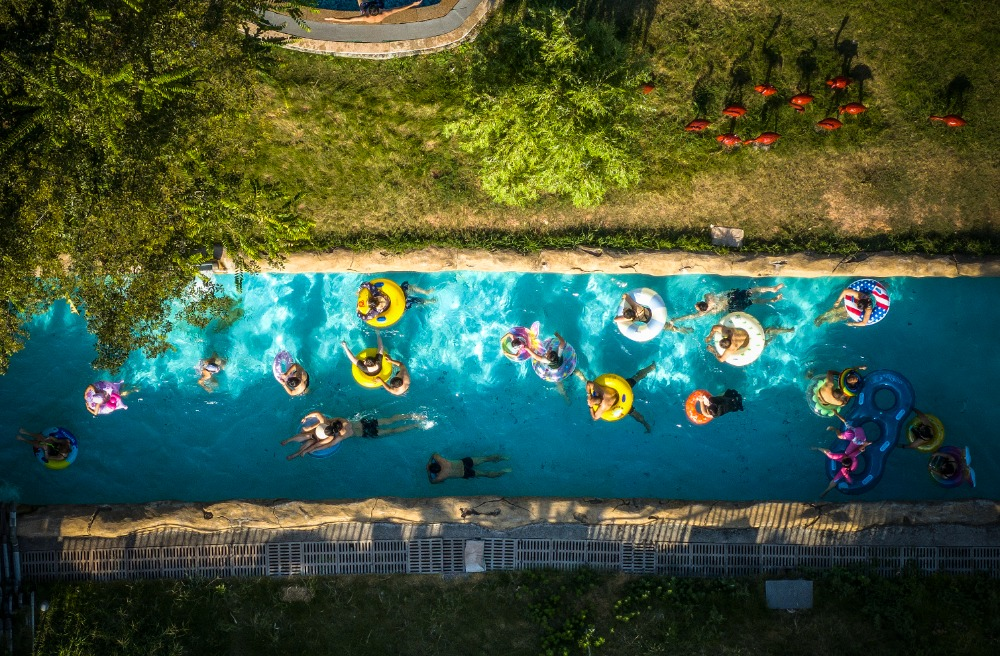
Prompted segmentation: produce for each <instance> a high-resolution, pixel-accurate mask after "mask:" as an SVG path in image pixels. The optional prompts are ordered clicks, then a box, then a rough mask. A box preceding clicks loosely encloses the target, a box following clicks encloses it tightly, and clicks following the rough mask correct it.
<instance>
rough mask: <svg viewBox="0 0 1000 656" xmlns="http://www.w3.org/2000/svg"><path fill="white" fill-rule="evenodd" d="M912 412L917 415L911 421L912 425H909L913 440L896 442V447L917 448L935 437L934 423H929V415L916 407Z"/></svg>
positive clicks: (927, 444) (926, 444)
mask: <svg viewBox="0 0 1000 656" xmlns="http://www.w3.org/2000/svg"><path fill="white" fill-rule="evenodd" d="M913 414H915V415H916V416H917V421H915V422H913V425H912V426H910V436H911V437H912V438H913V441H912V442H910V441H909V440H903V441H902V442H899V443H898V444H896V446H898V447H902V448H904V449H919V448H920V447H922V446H929V445H930V444H931V443H932V442H933V441H934V438H935V437H936V435H935V434H934V425H933V424H932V423H931V420H930V417H928V416H927V415H925V414H924V413H922V412H920V411H919V410H917V409H916V408H914V409H913Z"/></svg>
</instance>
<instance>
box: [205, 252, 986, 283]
mask: <svg viewBox="0 0 1000 656" xmlns="http://www.w3.org/2000/svg"><path fill="white" fill-rule="evenodd" d="M260 268H261V271H262V272H264V273H383V272H395V271H419V272H424V273H438V272H449V271H484V272H518V273H559V274H595V273H601V274H608V275H632V274H641V275H650V276H675V275H692V274H694V275H721V276H742V277H748V278H774V277H779V276H784V277H800V278H820V277H833V276H845V277H851V276H854V277H871V278H888V277H896V276H899V277H911V278H919V277H940V278H957V277H1000V258H974V257H956V256H952V255H943V256H926V255H901V254H895V253H872V254H863V253H859V254H856V255H853V256H842V255H818V254H810V253H792V254H784V255H759V254H746V253H728V254H715V253H692V252H686V251H643V252H632V253H618V252H611V251H608V250H604V249H600V248H584V247H579V248H577V249H574V250H545V251H540V252H538V253H530V254H523V253H516V252H514V251H507V250H499V251H487V250H481V249H458V248H442V247H430V248H424V249H420V250H416V251H410V252H407V253H398V254H396V253H388V252H385V251H365V252H355V251H350V250H346V249H338V250H332V251H329V252H323V253H320V252H303V253H292V254H289V255H288V256H287V257H286V259H285V261H284V263H283V266H277V267H275V266H270V265H268V264H267V263H261V264H260ZM214 270H215V272H216V273H232V272H234V270H235V269H234V267H233V263H232V260H230V259H229V258H228V257H227V256H225V255H224V256H223V257H222V259H221V260H219V261H218V263H217V266H216V267H215V269H214Z"/></svg>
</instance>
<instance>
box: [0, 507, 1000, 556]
mask: <svg viewBox="0 0 1000 656" xmlns="http://www.w3.org/2000/svg"><path fill="white" fill-rule="evenodd" d="M337 524H352V525H365V524H367V525H372V524H397V525H414V526H416V525H471V526H477V527H479V528H482V529H485V530H487V531H513V530H520V529H525V528H526V527H537V526H539V525H550V526H551V525H567V526H577V527H580V526H583V527H587V529H588V530H587V534H588V535H599V534H602V533H604V534H608V535H611V534H617V533H621V531H620V530H618V529H628V528H629V527H650V526H655V525H662V526H667V525H672V526H674V527H675V528H680V529H683V530H680V532H677V531H674V533H673V534H675V535H690V534H691V532H692V531H694V530H698V531H699V532H701V533H706V534H710V533H711V532H712V531H727V530H737V531H746V530H749V531H752V532H753V533H754V534H756V535H758V536H759V537H761V538H764V541H767V540H768V539H770V538H768V537H767V536H771V538H773V539H775V540H777V541H780V540H781V539H782V538H781V535H782V534H783V533H786V534H788V535H791V534H801V533H803V532H807V533H809V534H812V535H813V536H814V538H813V539H815V540H833V541H834V542H840V541H842V540H844V539H846V538H847V537H849V536H851V535H859V534H862V533H864V532H866V531H872V530H881V529H885V530H886V531H888V533H893V534H899V533H901V532H906V531H914V530H915V529H920V528H928V529H931V530H932V531H933V530H936V529H940V528H943V527H946V526H962V527H966V528H967V529H975V530H977V531H980V532H983V533H985V534H988V535H990V536H992V537H991V538H990V545H991V546H993V545H1000V502H995V501H989V500H963V501H935V502H896V501H892V502H889V501H884V502H856V503H800V502H685V501H675V500H666V499H573V498H557V497H512V498H505V497H425V498H416V499H403V498H395V497H381V498H374V499H364V500H357V501H349V500H334V501H296V500H269V501H268V500H261V501H249V500H234V501H223V502H216V503H182V502H172V501H158V502H151V503H146V504H120V505H50V506H28V505H25V506H22V507H21V508H20V509H19V511H18V536H19V537H21V538H22V539H26V540H31V539H53V538H56V539H59V540H65V539H71V538H121V537H125V536H132V535H135V534H138V533H143V532H155V531H160V530H164V529H172V530H180V531H187V532H194V533H220V532H226V531H232V530H235V529H239V530H263V531H308V530H313V529H317V528H322V527H327V526H331V525H337ZM626 532H627V530H626ZM939 537H940V536H939ZM883 539H884V538H883Z"/></svg>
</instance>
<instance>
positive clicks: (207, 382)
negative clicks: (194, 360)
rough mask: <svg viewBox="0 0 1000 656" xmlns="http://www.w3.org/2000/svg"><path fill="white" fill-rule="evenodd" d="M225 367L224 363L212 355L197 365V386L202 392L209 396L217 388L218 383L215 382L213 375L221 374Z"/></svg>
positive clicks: (215, 355)
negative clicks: (198, 375)
mask: <svg viewBox="0 0 1000 656" xmlns="http://www.w3.org/2000/svg"><path fill="white" fill-rule="evenodd" d="M225 366H226V361H225V360H223V359H222V358H220V357H219V356H218V355H217V354H215V353H213V354H212V356H211V357H209V358H206V359H204V360H202V361H201V362H199V363H198V369H199V371H200V372H201V377H200V378H198V385H200V386H201V388H202V389H203V390H205V391H206V392H208V393H209V394H211V393H212V392H214V391H215V390H216V389H218V387H219V381H217V380H215V378H214V376H215V374H218V373H221V372H222V370H223V369H224V368H225Z"/></svg>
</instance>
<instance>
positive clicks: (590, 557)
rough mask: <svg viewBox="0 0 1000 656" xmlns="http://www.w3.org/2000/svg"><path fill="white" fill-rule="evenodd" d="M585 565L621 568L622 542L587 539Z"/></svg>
mask: <svg viewBox="0 0 1000 656" xmlns="http://www.w3.org/2000/svg"><path fill="white" fill-rule="evenodd" d="M585 544H586V545H587V561H586V565H587V567H593V568H595V569H614V570H617V569H621V565H622V543H621V542H618V541H617V540H615V541H612V540H587V541H586V542H585Z"/></svg>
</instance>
